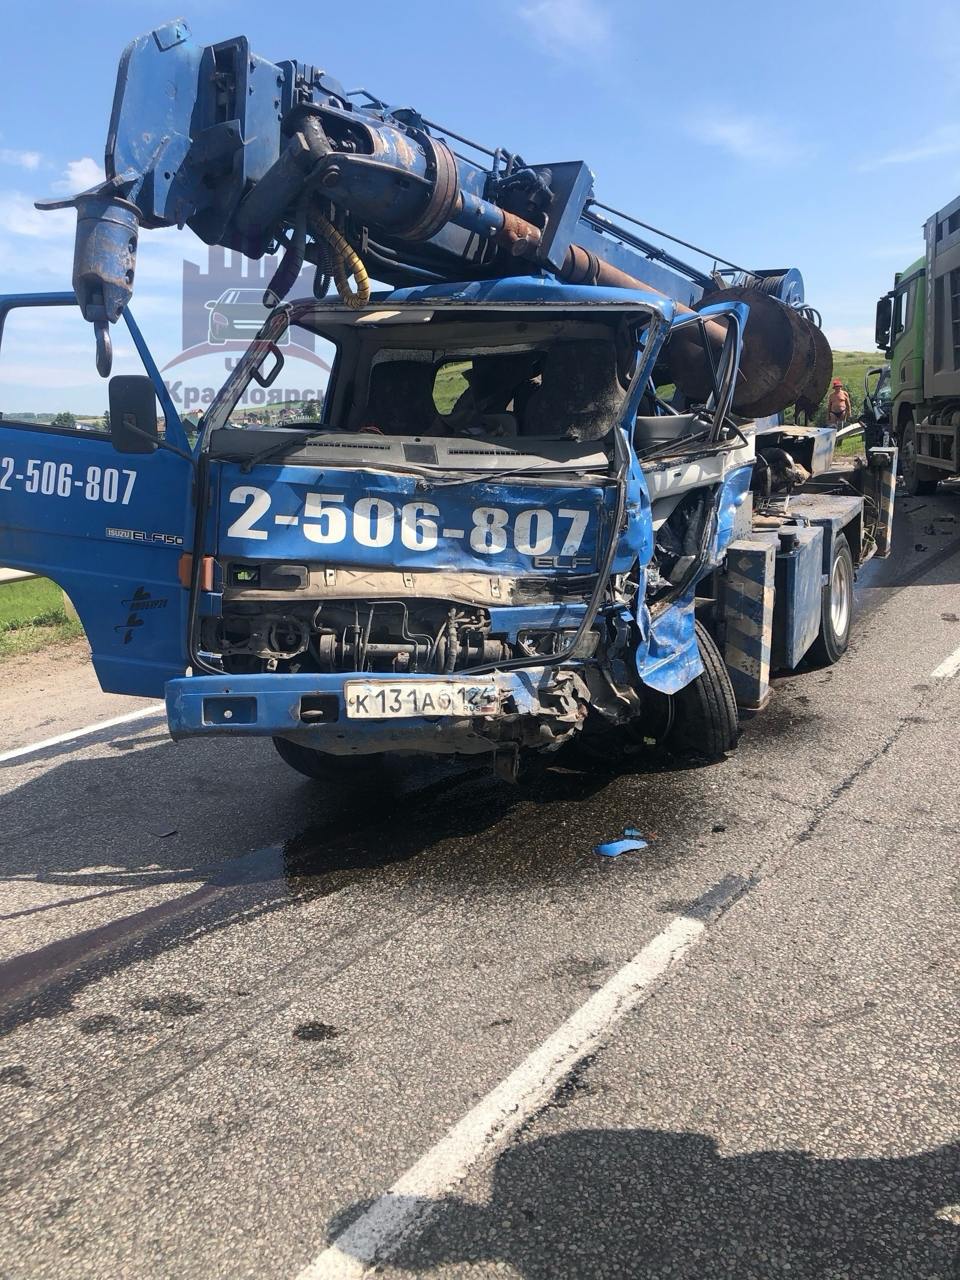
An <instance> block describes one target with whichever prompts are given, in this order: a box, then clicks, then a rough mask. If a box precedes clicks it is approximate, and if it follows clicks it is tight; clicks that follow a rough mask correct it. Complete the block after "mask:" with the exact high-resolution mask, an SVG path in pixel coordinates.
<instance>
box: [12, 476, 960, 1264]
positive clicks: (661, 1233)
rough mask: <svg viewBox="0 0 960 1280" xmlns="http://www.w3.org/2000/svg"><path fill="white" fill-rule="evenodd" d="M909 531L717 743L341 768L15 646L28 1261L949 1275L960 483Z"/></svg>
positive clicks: (17, 1057)
mask: <svg viewBox="0 0 960 1280" xmlns="http://www.w3.org/2000/svg"><path fill="white" fill-rule="evenodd" d="M897 534H898V541H897V551H896V553H895V555H894V556H893V557H891V559H890V560H888V561H886V562H883V563H874V564H873V565H871V566H869V567H868V569H867V570H866V571H865V572H864V573H863V574H862V576H861V581H860V585H859V588H858V597H859V605H860V612H859V616H858V622H857V624H856V628H855V633H854V636H853V640H852V644H851V648H850V652H849V654H848V655H847V657H846V658H845V659H844V660H843V661H842V662H841V663H840V664H839V665H837V666H836V667H834V668H832V669H830V670H819V671H818V670H813V671H807V672H799V673H797V674H795V675H792V676H790V677H788V678H784V679H780V680H778V681H777V683H776V690H775V697H774V700H773V703H772V705H771V706H770V708H769V709H768V710H767V711H766V712H765V713H764V714H763V715H761V716H759V717H757V718H755V719H754V720H752V721H750V722H749V723H747V724H746V725H745V728H744V734H743V739H742V742H741V745H740V747H739V749H738V751H737V752H736V753H734V754H733V755H732V756H731V757H730V758H729V759H728V760H727V761H725V762H723V763H720V764H714V765H710V766H709V767H701V768H691V767H681V765H680V764H677V763H668V762H661V763H660V764H658V765H657V764H649V763H644V764H638V766H637V768H636V769H635V770H632V771H630V772H623V773H620V774H619V775H611V774H600V773H593V774H583V773H576V772H570V771H567V772H564V771H560V770H556V771H552V772H549V773H547V774H546V776H545V777H543V778H541V779H540V780H539V781H537V782H536V783H533V784H531V785H529V786H527V787H521V788H510V787H507V786H506V785H503V784H500V783H497V782H495V781H494V780H493V779H492V778H491V777H490V776H489V775H488V772H487V770H486V769H485V768H482V767H481V768H469V767H454V766H449V765H447V766H444V765H436V764H423V763H419V764H416V765H402V766H399V765H398V766H396V767H391V768H390V769H388V770H385V771H383V772H381V773H380V774H379V775H378V776H377V777H376V778H375V780H374V781H373V782H372V783H371V784H368V785H367V786H365V787H363V786H355V785H354V786H351V787H343V788H341V789H340V790H334V791H332V790H330V789H326V788H324V787H322V786H320V785H318V784H311V783H310V782H308V781H307V780H306V779H303V778H300V777H299V776H298V775H296V774H294V773H292V772H291V771H290V770H288V769H287V768H286V766H284V765H283V764H282V762H281V761H280V760H279V758H278V757H277V756H276V755H275V753H274V751H273V749H272V747H271V745H270V744H269V743H268V742H243V741H238V742H237V743H236V744H234V745H232V746H231V745H228V744H223V745H215V744H211V743H209V742H203V741H195V742H190V743H186V744H181V745H176V744H174V743H172V742H170V741H169V740H168V738H167V736H166V732H165V729H164V724H163V720H162V718H160V717H159V716H158V715H156V714H154V713H153V712H152V711H151V710H150V708H149V707H148V708H147V709H146V713H145V714H140V715H139V717H137V718H128V719H126V720H124V721H123V722H122V723H119V724H115V725H113V726H112V727H107V728H105V729H101V730H99V731H96V732H91V733H86V734H84V735H81V736H79V737H74V738H67V739H66V740H64V739H63V735H65V734H69V733H70V732H72V731H75V730H79V729H83V728H85V727H86V726H89V725H90V724H93V723H96V722H99V721H102V720H105V719H109V718H114V717H118V716H125V715H129V713H131V712H136V711H138V710H140V711H141V712H142V711H143V708H142V705H141V704H137V703H136V702H134V701H133V700H129V699H127V700H124V699H117V698H106V697H104V696H103V695H101V694H100V693H99V692H97V691H96V689H95V684H94V681H93V678H92V673H91V672H90V671H89V669H88V667H87V666H86V665H85V663H84V661H83V659H82V655H81V654H78V653H74V652H72V651H66V652H61V653H60V654H58V655H57V656H56V658H55V660H50V659H49V658H41V659H37V660H33V661H31V662H30V663H29V664H26V665H25V666H24V667H23V668H21V669H19V670H18V671H16V673H15V672H14V669H13V668H11V667H9V666H4V667H3V668H0V677H2V679H0V684H2V688H0V723H2V741H0V876H2V878H3V893H2V897H0V907H2V911H0V915H2V919H0V1136H2V1145H0V1185H2V1191H3V1199H2V1207H0V1274H2V1276H3V1277H57V1278H58V1280H62V1278H64V1277H75V1276H76V1277H88V1276H96V1277H110V1278H113V1277H120V1276H124V1277H126V1276H136V1277H144V1278H147V1280H152V1278H153V1277H185V1276H187V1277H231V1278H234V1277H258V1278H262V1277H289V1278H290V1280H295V1278H296V1277H301V1280H306V1278H307V1277H312V1278H313V1280H319V1278H321V1277H327V1276H350V1275H361V1274H363V1272H364V1270H365V1267H366V1266H367V1264H368V1263H371V1262H372V1263H376V1264H377V1265H379V1267H380V1269H381V1272H382V1273H383V1274H386V1275H388V1276H395V1277H400V1276H410V1275H419V1274H430V1275H431V1276H443V1277H453V1276H456V1277H471V1278H473V1277H488V1276H490V1277H492V1276H498V1277H499V1276H503V1277H507V1276H509V1277H516V1276H520V1277H528V1278H530V1280H539V1278H540V1277H543V1278H546V1277H570V1278H571V1280H572V1278H573V1277H593V1276H630V1277H658V1278H659V1277H663V1278H666V1277H689V1278H691V1280H693V1278H694V1277H696V1278H698V1280H699V1278H700V1277H721V1276H729V1277H737V1278H738V1280H741V1278H743V1277H771V1276H776V1277H780V1276H790V1277H793V1278H794V1280H796V1278H800V1277H802V1278H806V1277H829V1278H830V1280H839V1278H840V1277H856V1278H858V1280H859V1278H860V1277H877V1278H878V1280H879V1278H882V1280H887V1278H889V1277H910V1278H911V1280H934V1278H937V1280H939V1278H941V1277H943V1278H944V1280H946V1278H947V1277H956V1276H957V1274H958V1272H960V1146H958V1139H960V1105H958V1104H960V1030H958V1026H960V1019H958V1013H960V1000H958V994H957V961H958V956H960V944H958V938H960V930H958V921H960V865H958V857H957V848H958V840H960V803H958V787H957V780H958V777H960V734H958V731H957V726H958V723H960V674H950V671H951V670H952V667H951V664H950V663H949V661H948V659H949V657H950V655H951V654H956V653H957V652H958V650H960V487H958V486H954V487H953V488H949V487H948V488H946V489H945V490H943V491H941V493H940V494H938V495H937V497H935V498H924V499H904V500H902V503H901V512H900V515H899V516H898V529H897ZM938 671H939V674H934V673H936V672H938ZM15 681H16V682H15ZM50 740H52V741H50ZM44 742H48V745H40V746H37V747H36V749H29V748H31V744H42V743H44ZM24 748H26V750H24ZM625 827H634V828H637V829H639V830H640V831H641V832H642V833H643V834H644V835H645V836H646V837H647V839H648V841H649V845H648V848H647V849H645V850H642V851H640V852H637V853H630V854H625V855H623V856H622V857H619V858H616V859H604V858H600V857H598V856H597V855H596V854H595V853H594V852H593V848H594V846H595V845H596V844H597V842H598V841H600V840H603V839H605V838H610V837H614V836H617V835H619V834H620V833H621V832H622V831H623V829H624V828H625Z"/></svg>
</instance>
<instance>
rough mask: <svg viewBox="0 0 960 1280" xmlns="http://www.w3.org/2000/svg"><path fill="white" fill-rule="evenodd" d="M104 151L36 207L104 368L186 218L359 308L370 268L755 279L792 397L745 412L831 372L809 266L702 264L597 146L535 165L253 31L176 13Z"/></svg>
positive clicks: (810, 390)
mask: <svg viewBox="0 0 960 1280" xmlns="http://www.w3.org/2000/svg"><path fill="white" fill-rule="evenodd" d="M105 161H106V166H105V170H106V175H107V176H106V180H105V181H104V182H103V183H100V184H99V185H98V186H96V187H93V188H91V189H90V190H88V191H85V192H82V193H80V194H79V195H77V196H74V197H72V198H70V199H67V200H57V201H46V202H40V204H39V206H38V207H41V208H62V207H65V206H73V207H74V208H75V209H76V211H77V235H76V246H75V256H74V274H73V284H74V290H75V292H76V295H77V300H78V303H79V305H80V307H81V309H82V311H83V315H84V316H85V318H86V319H87V320H89V321H91V322H92V323H93V325H94V326H95V328H96V331H97V337H98V367H99V368H100V371H101V373H103V374H104V375H106V374H107V373H109V368H110V349H109V325H110V324H112V323H114V322H116V320H117V319H119V317H120V315H121V314H122V312H123V309H124V307H125V306H126V304H127V302H128V301H129V299H130V296H131V294H132V290H133V282H134V275H135V271H136V258H137V246H138V240H139V231H140V228H141V227H146V228H156V227H163V226H174V225H176V226H180V227H182V226H184V225H187V226H189V227H191V228H192V230H193V231H194V232H195V233H196V234H197V235H198V236H199V237H200V239H202V240H204V241H205V242H206V243H207V244H211V245H214V244H216V245H223V246H225V247H227V248H230V249H234V250H237V251H239V252H240V253H243V254H245V255H246V256H248V257H254V258H258V257H261V256H262V255H263V254H265V253H273V252H276V251H277V250H278V249H280V250H282V252H283V258H282V261H281V264H280V267H279V268H278V271H277V273H276V275H275V276H274V278H273V280H272V281H271V288H270V291H269V292H272V294H273V296H274V297H275V298H277V299H279V298H282V297H283V296H284V295H285V294H286V292H287V290H288V289H289V288H290V287H291V286H292V284H293V282H294V281H295V280H296V279H297V277H298V276H299V273H300V270H301V268H302V266H303V264H304V262H305V261H309V262H312V263H314V264H315V266H316V278H315V292H316V293H317V295H318V296H322V295H323V294H324V293H325V292H326V291H327V289H328V288H329V286H330V283H331V280H332V281H334V282H335V283H336V286H337V290H338V292H339V293H340V296H341V298H343V299H344V300H345V301H347V302H348V303H355V304H357V305H362V304H363V303H364V302H365V301H366V300H367V298H368V297H369V279H370V278H371V277H373V278H375V279H377V280H380V281H383V282H384V283H387V284H390V285H396V286H407V285H412V284H422V283H437V282H449V281H470V280H478V279H490V278H497V277H505V276H516V275H526V274H539V273H550V274H552V275H555V276H557V277H559V278H560V279H562V280H564V281H567V282H569V283H574V284H584V285H604V286H608V287H609V286H612V287H622V288H628V289H634V290H636V289H642V290H646V291H648V292H656V293H660V294H663V295H666V296H667V297H669V298H670V299H672V300H673V301H674V302H675V303H676V304H678V305H679V306H680V307H682V308H696V307H697V305H698V304H699V303H701V301H702V300H703V299H705V298H706V297H708V296H709V298H710V300H711V301H716V300H718V298H721V297H723V296H725V293H726V290H727V289H728V288H731V287H732V288H735V289H737V290H738V292H742V291H743V290H747V291H748V293H749V298H750V301H751V305H752V306H753V308H754V311H753V322H752V324H751V326H750V327H749V329H748V336H747V342H746V346H745V352H744V360H745V370H746V373H747V375H748V376H747V377H746V381H745V384H744V385H746V384H747V383H750V382H751V377H750V376H749V375H750V374H751V370H752V372H753V374H754V375H756V376H754V377H753V379H752V381H753V383H754V385H759V382H760V381H763V382H765V383H766V384H769V385H770V386H773V387H775V388H776V394H774V395H773V396H771V394H770V393H769V392H768V393H767V394H766V396H765V397H764V398H763V399H762V400H757V399H756V398H754V399H753V400H750V398H749V393H747V392H743V393H742V394H741V396H740V402H739V403H738V402H736V401H735V407H737V408H738V409H740V410H741V411H744V412H752V413H761V412H763V413H769V412H775V411H778V410H779V409H780V408H782V407H785V406H786V405H787V404H790V403H793V402H794V401H798V400H799V401H801V402H803V401H808V402H811V403H816V402H818V401H819V399H820V397H821V395H822V394H823V390H824V389H825V387H826V382H827V380H828V378H829V376H830V372H831V370H832V360H830V361H829V362H827V363H829V366H830V367H827V363H825V357H824V354H823V349H824V348H825V347H826V343H825V341H824V340H823V339H822V337H818V331H817V333H816V334H815V333H813V332H811V331H812V330H813V329H814V326H813V324H812V323H810V321H809V319H808V313H806V312H805V310H804V309H803V301H804V298H803V281H802V278H801V276H800V273H799V271H797V270H795V269H777V270H748V269H745V268H742V267H737V266H736V265H735V264H732V263H726V262H723V260H715V262H714V264H713V266H712V268H711V269H708V270H704V269H702V268H699V267H696V266H694V265H691V264H689V263H687V262H685V261H683V260H682V259H681V258H679V257H678V256H676V254H674V253H673V252H672V251H669V250H667V249H665V248H663V247H658V246H657V245H656V244H655V243H653V242H651V241H650V240H649V239H647V238H646V237H645V236H643V235H641V234H640V232H641V231H642V230H644V229H646V228H645V226H644V224H643V223H641V222H640V221H639V220H638V219H636V218H633V217H631V216H630V215H624V214H617V213H616V212H615V211H613V210H610V209H609V208H608V207H607V206H604V205H602V204H600V203H599V202H598V201H597V199H596V197H595V195H594V185H593V174H592V173H591V171H590V169H589V168H588V166H587V165H586V164H585V163H584V162H583V161H580V160H573V161H570V160H565V161H560V162H552V163H536V164H527V163H525V162H524V160H523V159H521V157H520V156H519V155H517V154H516V153H514V152H511V151H509V150H507V149H505V148H502V147H498V148H495V149H491V148H488V147H485V146H482V145H479V144H476V143H473V142H470V141H469V140H468V139H466V138H465V137H463V136H462V135H460V134H457V133H454V132H453V131H452V130H450V129H444V128H442V127H441V126H439V125H437V124H436V123H435V122H433V121H432V120H429V119H427V118H426V117H425V116H423V115H422V114H421V113H420V112H419V111H417V110H415V109H414V108H412V107H396V106H389V105H387V104H386V103H385V102H383V101H382V100H381V99H380V98H379V97H377V96H376V95H375V94H373V93H371V92H369V91H368V90H365V89H359V90H355V91H346V90H345V89H344V88H343V86H342V85H341V84H340V83H339V82H338V81H337V80H335V79H334V78H333V77H332V76H330V75H329V74H328V73H327V72H326V71H324V70H321V69H319V68H318V67H316V66H313V65H309V64H305V63H300V62H294V61H281V62H276V63H274V62H270V61H268V60H267V59H265V58H262V57H260V56H259V55H257V54H255V53H253V52H251V50H250V47H249V43H248V41H247V39H246V37H244V36H238V37H235V38H234V39H231V40H226V41H223V42H222V43H219V44H213V45H199V44H197V43H196V42H194V40H193V39H192V38H191V35H190V31H189V28H188V27H187V24H186V23H185V22H184V21H183V20H176V21H174V22H170V23H168V24H166V25H165V26H162V27H158V28H157V29H155V30H154V31H151V32H149V33H147V34H146V35H143V36H140V37H138V38H137V39H135V40H133V41H132V42H131V43H130V44H129V45H128V46H127V48H126V49H125V50H124V53H123V55H122V57H121V60H120V66H119V70H118V75H117V86H116V92H115V96H114V102H113V110H112V114H111V118H110V127H109V132H108V136H107V144H106V155H105ZM661 234H662V233H661ZM668 238H670V239H673V237H668ZM677 243H683V242H680V241H678V242H677ZM688 247H691V246H688ZM698 252H699V251H698ZM351 280H352V282H351ZM778 304H784V305H778ZM785 307H786V309H787V311H789V312H792V313H793V314H792V315H789V314H785V309H784V308H785ZM721 337H722V335H720V334H718V335H717V340H718V342H719V339H720V338H721ZM827 355H828V356H829V348H827ZM761 375H762V376H761ZM744 395H746V396H747V399H744V398H743V396H744ZM774 401H775V402H776V404H775V405H774Z"/></svg>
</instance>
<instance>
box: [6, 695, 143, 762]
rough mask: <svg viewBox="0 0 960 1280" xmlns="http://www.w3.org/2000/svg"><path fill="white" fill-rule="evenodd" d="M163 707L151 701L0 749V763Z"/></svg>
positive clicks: (72, 739) (110, 727)
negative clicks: (51, 735) (39, 739)
mask: <svg viewBox="0 0 960 1280" xmlns="http://www.w3.org/2000/svg"><path fill="white" fill-rule="evenodd" d="M164 710H165V707H164V705H163V703H162V702H154V703H151V704H150V706H149V707H141V708H140V709H139V710H137V711H128V712H127V714H126V715H123V716H114V717H113V718H112V719H111V720H98V721H97V723H96V724H88V725H84V727H83V728H82V729H71V730H70V732H69V733H59V734H57V736H56V737H55V738H44V739H43V741H42V742H32V743H31V744H30V746H29V747H17V748H16V749H15V750H13V751H0V764H3V762H4V761H6V760H17V759H19V757H20V756H29V755H32V754H33V752H34V751H45V750H46V749H47V747H59V746H60V744H61V743H63V742H73V741H74V739H76V738H86V737H88V736H89V735H90V734H91V733H99V732H100V730H101V729H113V728H114V727H115V726H116V725H120V724H129V723H130V722H131V721H132V720H144V719H146V717H147V716H159V715H161V714H162V713H163V711H164Z"/></svg>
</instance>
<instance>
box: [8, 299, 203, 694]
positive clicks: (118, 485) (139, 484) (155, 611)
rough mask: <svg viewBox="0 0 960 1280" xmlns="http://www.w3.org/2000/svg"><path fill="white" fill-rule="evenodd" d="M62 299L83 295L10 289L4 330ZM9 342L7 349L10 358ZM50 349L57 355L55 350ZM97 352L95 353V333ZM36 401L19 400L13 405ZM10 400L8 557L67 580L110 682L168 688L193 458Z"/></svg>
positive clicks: (176, 436) (179, 429)
mask: <svg viewBox="0 0 960 1280" xmlns="http://www.w3.org/2000/svg"><path fill="white" fill-rule="evenodd" d="M51 306H72V307H74V308H75V307H76V301H75V299H74V296H73V294H34V295H19V296H13V297H10V296H7V297H0V338H2V333H3V325H4V323H5V321H6V320H7V317H8V315H9V313H10V312H11V311H13V310H15V309H18V308H30V307H51ZM125 318H126V317H125ZM127 327H128V330H129V333H130V336H131V338H132V339H133V343H134V346H135V347H136V350H137V352H138V353H139V355H140V359H141V363H142V366H143V367H142V369H141V370H140V372H143V371H144V370H145V371H146V372H147V373H148V374H149V375H150V377H151V379H152V380H153V382H154V386H155V388H156V389H157V392H158V398H159V400H160V403H161V407H162V409H163V419H164V422H165V438H166V439H167V441H168V442H169V443H171V444H175V445H176V446H177V447H178V448H182V449H184V450H188V448H189V446H188V442H187V438H186V434H185V432H184V430H183V426H182V424H181V423H180V420H179V418H178V416H177V414H176V411H175V410H174V408H173V405H172V403H171V402H170V400H169V397H168V396H167V394H166V391H165V389H164V387H163V383H162V381H161V379H160V376H159V374H158V372H157V369H156V366H155V364H154V362H153V359H152V357H151V356H150V354H149V351H147V349H146V347H145V345H144V344H143V339H142V337H141V335H140V332H139V330H138V329H137V328H136V325H135V324H134V322H133V320H132V318H130V319H128V320H127ZM4 354H5V353H4V352H3V351H2V349H0V370H2V368H3V365H4V359H3V356H4ZM47 355H48V357H49V358H50V363H51V367H53V366H55V364H56V352H55V350H54V351H53V352H48V353H47ZM89 360H90V363H91V365H92V363H93V344H92V339H91V341H90V354H89ZM102 385H103V396H104V399H105V398H106V383H103V384H102ZM18 394H21V395H22V394H23V393H22V391H21V392H19V393H18ZM27 407H29V406H20V405H19V404H14V405H11V408H12V409H13V411H14V414H15V413H16V410H17V409H18V408H27ZM4 410H5V412H4V413H3V415H2V417H0V566H3V567H5V568H10V569H23V570H26V571H28V572H32V573H37V574H40V575H42V576H44V577H48V578H51V579H52V580H53V581H54V582H56V583H57V585H58V586H60V587H62V588H63V590H64V591H65V592H66V593H67V595H68V596H69V597H70V600H71V601H72V603H73V605H74V607H75V609H76V610H77V613H78V615H79V617H80V621H81V622H82V624H83V627H84V630H85V632H86V635H87V639H88V641H89V643H90V648H91V651H92V656H93V664H94V667H95V669H96V672H97V677H98V679H99V681H100V685H101V687H102V688H103V689H104V690H105V691H106V692H108V693H128V694H138V695H141V696H145V697H157V696H160V695H162V693H163V686H164V683H165V682H166V681H167V680H169V679H171V678H173V677H175V676H182V675H183V674H184V669H185V667H186V665H187V662H188V658H187V611H188V592H187V590H186V589H185V588H184V587H182V586H181V585H180V575H179V562H180V558H181V556H182V555H183V554H184V553H185V552H188V551H189V550H190V549H191V546H192V540H193V504H192V485H193V470H194V469H193V466H192V464H191V462H190V460H189V459H188V458H187V457H181V456H179V455H177V454H174V453H171V452H169V451H167V450H165V449H160V450H158V451H157V452H155V453H148V454H135V455H129V454H120V453H118V452H117V451H116V450H115V449H114V448H113V446H112V444H111V442H110V436H109V434H108V433H107V432H106V430H104V429H102V428H101V429H96V427H94V429H90V426H89V424H83V425H84V426H85V429H81V424H76V425H64V426H53V425H50V424H48V423H41V422H37V421H33V420H27V419H26V418H25V417H24V416H20V417H17V416H12V415H11V413H10V411H9V410H7V406H6V405H4Z"/></svg>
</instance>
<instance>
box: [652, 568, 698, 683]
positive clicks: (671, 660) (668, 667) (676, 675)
mask: <svg viewBox="0 0 960 1280" xmlns="http://www.w3.org/2000/svg"><path fill="white" fill-rule="evenodd" d="M695 596H696V584H692V585H691V586H689V587H688V588H687V590H686V591H685V592H684V593H683V595H682V596H680V598H679V599H678V600H676V601H675V602H674V603H673V604H671V605H670V606H669V608H667V609H664V610H663V612H662V613H661V614H660V615H659V616H658V617H656V618H654V619H653V620H652V621H651V623H650V629H649V631H648V633H647V637H646V639H645V640H642V641H641V642H640V644H639V645H638V646H637V650H636V664H637V674H638V675H639V676H640V679H641V680H642V681H643V683H644V684H645V685H648V686H649V687H650V688H651V689H656V690H658V692H660V693H679V692H680V690H681V689H683V688H685V686H686V685H688V684H689V683H690V682H691V680H696V678H697V676H699V675H700V674H701V672H702V671H703V662H702V661H701V659H700V650H699V648H698V647H697V635H696V630H695V626H694V624H695V621H696V619H695V616H694V607H693V606H694V598H695Z"/></svg>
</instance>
